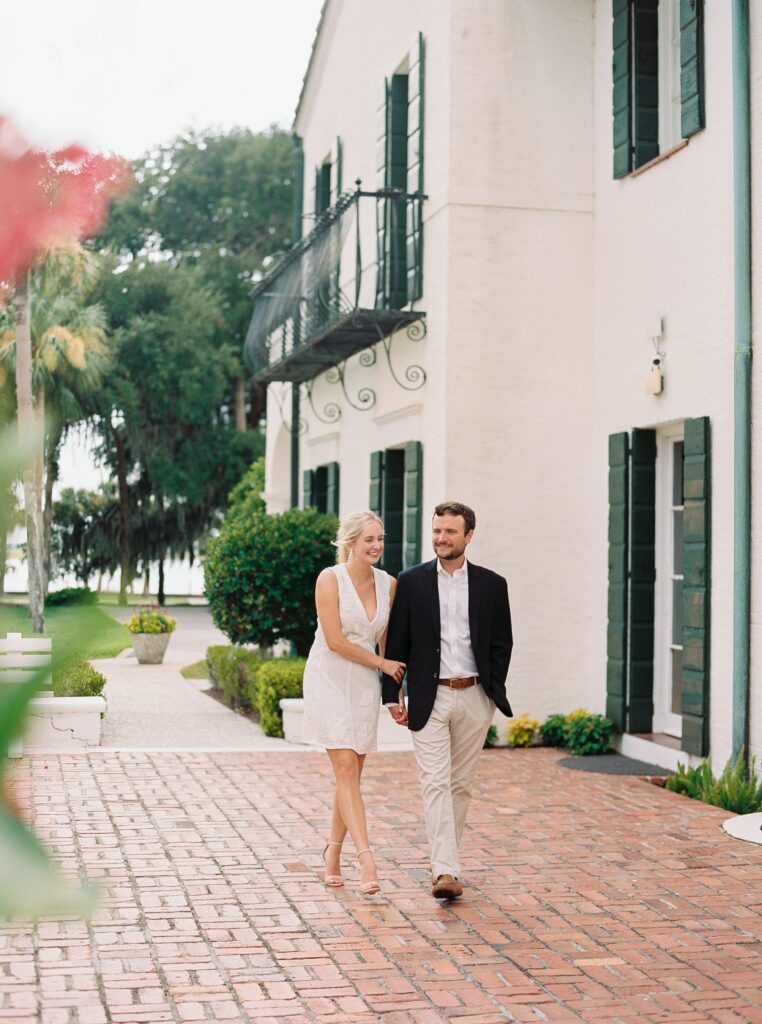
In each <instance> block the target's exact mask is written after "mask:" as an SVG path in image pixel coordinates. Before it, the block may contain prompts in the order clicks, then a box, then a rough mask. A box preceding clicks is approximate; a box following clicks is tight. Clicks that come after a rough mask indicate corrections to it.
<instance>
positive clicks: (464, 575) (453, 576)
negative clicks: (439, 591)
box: [437, 558, 468, 580]
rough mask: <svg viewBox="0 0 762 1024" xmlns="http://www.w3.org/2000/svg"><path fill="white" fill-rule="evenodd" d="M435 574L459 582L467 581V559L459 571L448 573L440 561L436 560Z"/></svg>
mask: <svg viewBox="0 0 762 1024" xmlns="http://www.w3.org/2000/svg"><path fill="white" fill-rule="evenodd" d="M437 573H438V574H439V575H440V576H446V577H447V578H448V579H453V580H459V579H463V578H465V579H468V559H466V560H465V562H464V563H463V565H462V566H461V567H460V569H456V570H455V572H453V573H449V572H448V571H447V570H446V569H445V568H444V567H443V565H442V563H441V562H440V560H439V559H438V558H437Z"/></svg>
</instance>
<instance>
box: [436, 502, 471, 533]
mask: <svg viewBox="0 0 762 1024" xmlns="http://www.w3.org/2000/svg"><path fill="white" fill-rule="evenodd" d="M434 515H435V516H463V519H464V520H465V523H466V533H470V532H471V531H472V530H473V529H475V528H476V513H475V512H474V510H473V509H472V508H469V507H468V505H461V503H460V502H459V501H441V502H440V503H439V504H438V505H437V507H436V508H435V509H434Z"/></svg>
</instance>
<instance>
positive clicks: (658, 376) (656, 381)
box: [645, 316, 666, 395]
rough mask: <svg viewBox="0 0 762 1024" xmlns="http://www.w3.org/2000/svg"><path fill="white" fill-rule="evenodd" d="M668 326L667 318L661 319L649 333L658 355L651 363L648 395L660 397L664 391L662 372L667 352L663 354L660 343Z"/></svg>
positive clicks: (647, 378) (647, 387)
mask: <svg viewBox="0 0 762 1024" xmlns="http://www.w3.org/2000/svg"><path fill="white" fill-rule="evenodd" d="M665 325H666V319H665V317H663V316H661V317H659V319H658V321H657V322H656V323H655V324H653V325H652V326H651V330H650V331H649V333H650V335H651V342H652V344H653V347H654V352H655V353H656V355H655V357H654V359H653V362H652V363H651V369H650V370H649V371H648V374H647V375H646V382H645V383H646V394H647V395H660V394H661V393H662V391H663V390H664V374H663V372H662V361H663V360H664V358H665V356H666V352H663V351H662V349H661V347H660V342H661V339H662V337H663V336H664V328H665Z"/></svg>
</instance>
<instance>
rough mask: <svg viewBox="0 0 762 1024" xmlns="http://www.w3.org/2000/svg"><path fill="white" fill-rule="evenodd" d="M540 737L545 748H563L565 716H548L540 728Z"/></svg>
mask: <svg viewBox="0 0 762 1024" xmlns="http://www.w3.org/2000/svg"><path fill="white" fill-rule="evenodd" d="M540 736H542V742H543V743H544V744H545V746H547V747H565V746H566V715H548V717H547V718H546V719H545V721H544V722H543V723H542V725H541V726H540Z"/></svg>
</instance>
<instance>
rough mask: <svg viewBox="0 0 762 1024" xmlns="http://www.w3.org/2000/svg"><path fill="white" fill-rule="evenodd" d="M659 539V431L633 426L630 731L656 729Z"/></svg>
mask: <svg viewBox="0 0 762 1024" xmlns="http://www.w3.org/2000/svg"><path fill="white" fill-rule="evenodd" d="M655 539H656V432H655V431H653V430H633V432H632V452H631V475H630V628H629V634H630V635H629V679H628V683H629V692H628V698H629V699H628V708H629V716H628V721H627V729H628V732H651V731H652V729H653V694H654V584H655V580H656V550H655Z"/></svg>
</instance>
